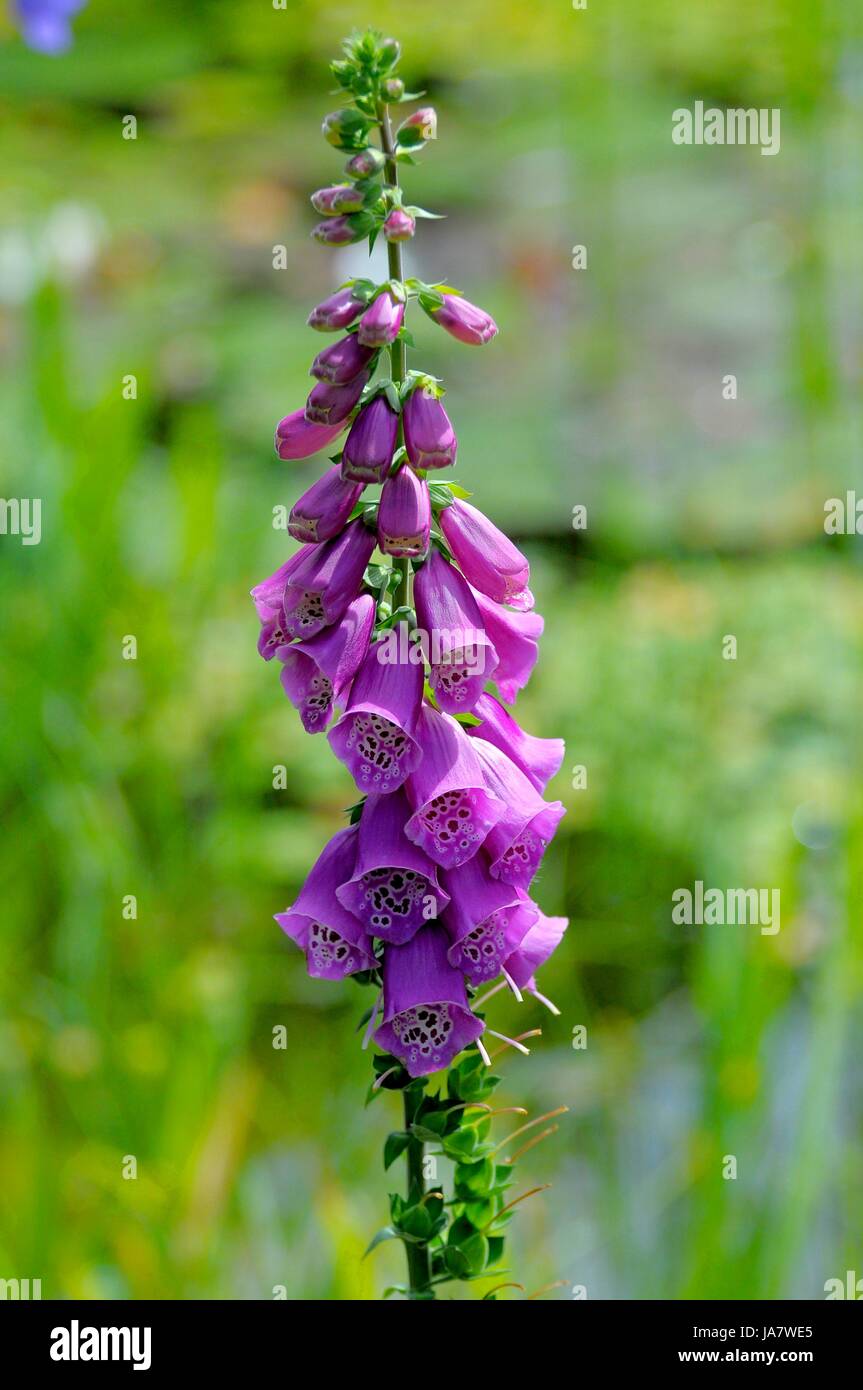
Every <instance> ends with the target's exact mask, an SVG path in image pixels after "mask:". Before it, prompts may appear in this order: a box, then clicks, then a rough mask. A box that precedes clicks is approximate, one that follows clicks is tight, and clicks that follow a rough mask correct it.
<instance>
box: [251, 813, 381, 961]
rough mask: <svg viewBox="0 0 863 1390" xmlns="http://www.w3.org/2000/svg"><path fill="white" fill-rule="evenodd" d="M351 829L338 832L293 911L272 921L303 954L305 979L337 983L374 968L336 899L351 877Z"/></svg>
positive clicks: (356, 927) (366, 944) (359, 931)
mask: <svg viewBox="0 0 863 1390" xmlns="http://www.w3.org/2000/svg"><path fill="white" fill-rule="evenodd" d="M355 856H356V827H354V826H348V827H347V829H345V830H339V831H338V832H337V833H336V834H335V835H334V836H333V838H332V839H331V840H330V842H329V844H328V845H326V846H325V848H324V850H323V853H322V854H321V855H320V858H319V859H318V861H317V863H316V864H315V865H314V867H313V868H312V870H311V872H310V873H309V876H308V878H307V879H306V881H305V883H304V885H303V887H302V889H301V890H300V895H299V897H298V898H297V901H296V902H295V903H294V905H293V907H289V908H287V909H286V910H285V911H284V912H278V913H276V921H277V922H278V924H279V926H280V927H281V928H282V931H284V932H286V933H287V935H288V936H289V937H290V938H291V940H292V941H295V942H296V943H297V945H298V946H299V947H300V949H301V950H303V951H305V953H306V963H307V966H308V971H309V974H310V975H313V976H314V977H315V978H316V979H320V980H341V979H343V978H344V977H345V975H353V974H355V973H356V972H357V971H358V970H373V969H374V967H375V965H376V964H377V962H376V960H375V957H374V955H373V953H372V950H371V941H370V939H369V937H368V936H367V935H366V933H365V932H364V931H363V928H362V926H361V924H360V923H359V922H358V921H357V919H356V918H355V917H352V916H351V914H350V913H349V912H347V911H346V910H345V909H344V908H343V907H342V905H341V903H340V902H339V900H338V898H337V897H336V888H337V887H338V885H339V884H340V883H343V882H344V881H345V879H346V878H347V877H348V875H349V874H351V873H352V872H353V866H354V860H355Z"/></svg>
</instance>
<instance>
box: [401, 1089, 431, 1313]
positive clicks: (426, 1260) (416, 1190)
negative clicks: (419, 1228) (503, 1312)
mask: <svg viewBox="0 0 863 1390" xmlns="http://www.w3.org/2000/svg"><path fill="white" fill-rule="evenodd" d="M403 1095H404V1100H405V1129H407V1130H409V1129H410V1127H411V1125H412V1124H413V1122H414V1119H415V1117H416V1112H417V1109H418V1107H419V1105H420V1104H421V1101H422V1095H421V1094H419V1095H416V1096H415V1095H412V1094H411V1092H410V1090H409V1089H408V1090H405V1091H404V1092H403ZM424 1150H425V1145H424V1144H423V1142H422V1140H421V1139H411V1141H410V1143H409V1144H408V1146H407V1150H406V1155H407V1165H408V1201H409V1202H410V1203H411V1205H412V1206H413V1205H414V1204H415V1203H417V1202H421V1201H422V1199H423V1197H424V1196H425V1190H426V1184H425V1176H424V1174H423V1156H424ZM405 1250H406V1251H407V1258H408V1280H409V1282H410V1289H411V1293H413V1294H424V1295H425V1296H426V1297H428V1296H429V1290H430V1287H431V1258H430V1252H429V1248H428V1245H426V1244H422V1245H413V1244H411V1243H409V1242H405Z"/></svg>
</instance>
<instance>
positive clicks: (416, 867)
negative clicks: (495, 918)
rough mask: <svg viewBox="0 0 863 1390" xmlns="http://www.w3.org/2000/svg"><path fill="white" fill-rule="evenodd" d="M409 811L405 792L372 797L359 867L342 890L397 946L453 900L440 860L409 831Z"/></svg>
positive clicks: (373, 932) (352, 908)
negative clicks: (442, 880) (436, 861)
mask: <svg viewBox="0 0 863 1390" xmlns="http://www.w3.org/2000/svg"><path fill="white" fill-rule="evenodd" d="M409 815H410V808H409V806H408V804H407V801H406V800H405V798H404V794H403V793H402V792H400V791H395V792H391V793H390V794H389V795H388V796H370V797H369V798H368V799H367V801H366V802H365V804H364V806H363V812H362V816H361V817H360V823H359V848H358V850H357V862H356V866H355V868H354V872H353V875H352V877H351V878H350V879H349V880H348V882H347V883H344V884H342V886H341V887H340V888H339V889H338V890H337V893H338V898H339V901H340V902H341V903H342V904H343V906H344V907H346V908H347V909H348V911H349V912H352V913H353V915H354V916H355V917H357V918H358V919H359V920H360V921H361V922H362V923H363V926H364V927H365V929H366V931H367V932H368V933H369V935H370V936H378V937H380V938H381V940H382V941H387V942H391V943H392V944H393V945H395V946H401V945H403V944H404V942H405V941H409V940H410V938H411V937H412V936H413V934H414V932H416V931H418V930H419V929H420V927H423V926H425V925H426V923H427V922H429V921H430V920H432V919H434V918H436V917H439V916H440V914H441V913H442V912H443V910H444V908H445V907H446V906H447V905H448V903H449V894H448V893H447V892H445V890H444V889H443V888H442V887H441V886H440V884H439V883H438V876H437V865H436V864H433V863H432V861H431V860H430V859H429V857H428V855H426V854H424V853H423V851H422V850H421V849H419V848H418V847H417V846H416V845H414V844H411V842H410V840H409V839H408V838H407V836H406V835H405V832H404V827H405V822H406V820H407V819H408V816H409Z"/></svg>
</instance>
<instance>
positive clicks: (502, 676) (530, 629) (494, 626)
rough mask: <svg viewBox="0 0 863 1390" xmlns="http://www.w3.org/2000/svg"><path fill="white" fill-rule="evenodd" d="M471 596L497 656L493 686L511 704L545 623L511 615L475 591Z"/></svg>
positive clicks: (531, 664)
mask: <svg viewBox="0 0 863 1390" xmlns="http://www.w3.org/2000/svg"><path fill="white" fill-rule="evenodd" d="M472 593H473V596H474V598H475V599H476V603H477V607H478V608H479V611H480V613H481V615H482V621H483V626H484V627H485V631H486V634H487V636H488V639H489V641H490V642H493V643H494V649H495V651H496V652H497V670H496V671H495V673H494V679H495V683H496V684H497V688H498V690H499V691H500V693H501V698H502V699H504V700H505V701H506V703H507V704H508V705H512V704H515V701H516V697H517V695H518V692H519V691H520V690H523V689H524V687H525V686H526V685H527V683H528V681H529V680H530V676H531V672H532V671H533V668H534V666H535V665H536V659H537V656H538V655H539V647H538V643H539V639H540V637H541V636H542V630H543V627H544V626H545V623H544V621H543V619H542V618H541V617H540V615H539V614H538V613H511V612H509V610H508V609H506V608H501V606H500V604H499V603H492V601H491V599H488V598H486V596H485V594H481V593H479V591H478V590H476V589H473V590H472Z"/></svg>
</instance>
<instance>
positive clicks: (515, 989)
mask: <svg viewBox="0 0 863 1390" xmlns="http://www.w3.org/2000/svg"><path fill="white" fill-rule="evenodd" d="M501 969H502V970H503V966H501ZM503 976H504V979H505V980H506V982H507V984H508V985H509V987H510V989H511V990H512V992H513V994H514V995H515V997H516V999H517V1000H518V1002H519V1004H523V1003H524V995H523V994H522V992H521V990H520V989H519V987H518V985H517V984H516V982H515V980H514V979H513V978H512V976H511V975H510V973H509V971H508V970H503Z"/></svg>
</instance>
